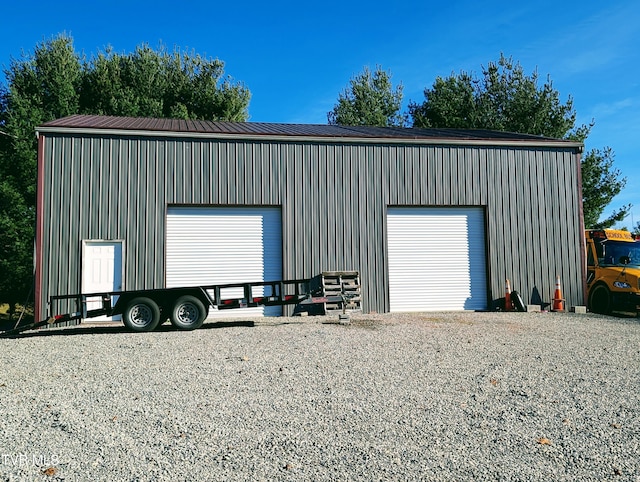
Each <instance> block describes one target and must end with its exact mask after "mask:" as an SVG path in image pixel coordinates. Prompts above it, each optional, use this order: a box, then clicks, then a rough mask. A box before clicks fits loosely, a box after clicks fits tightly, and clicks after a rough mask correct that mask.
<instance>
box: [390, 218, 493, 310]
mask: <svg viewBox="0 0 640 482" xmlns="http://www.w3.org/2000/svg"><path fill="white" fill-rule="evenodd" d="M387 233H388V235H387V236H388V253H389V303H390V310H391V311H392V312H400V311H440V310H444V311H451V310H483V309H486V307H487V291H486V290H487V287H486V263H485V241H484V214H483V210H482V209H481V208H389V210H388V213H387Z"/></svg>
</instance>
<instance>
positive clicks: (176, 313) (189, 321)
mask: <svg viewBox="0 0 640 482" xmlns="http://www.w3.org/2000/svg"><path fill="white" fill-rule="evenodd" d="M206 317H207V309H206V308H205V306H204V304H203V303H202V301H200V300H199V299H198V298H196V297H195V296H181V297H180V298H178V299H177V300H176V302H175V303H174V305H173V309H172V310H171V324H172V325H173V326H175V327H176V328H178V329H180V330H195V329H196V328H200V327H201V326H202V323H204V320H205V318H206Z"/></svg>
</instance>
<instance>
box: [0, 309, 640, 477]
mask: <svg viewBox="0 0 640 482" xmlns="http://www.w3.org/2000/svg"><path fill="white" fill-rule="evenodd" d="M0 360H1V362H2V367H3V369H2V372H1V373H0V415H1V417H0V423H1V426H0V457H1V459H0V474H1V475H2V477H0V480H65V481H73V480H87V481H89V480H90V481H97V480H104V481H106V480H140V481H147V480H149V481H151V480H163V481H164V480H166V481H174V480H185V481H194V480H199V481H200V480H248V481H249V480H250V481H254V480H295V481H300V480H339V481H344V480H366V481H368V480H437V481H440V480H442V481H452V480H456V481H457V480H492V481H493V480H523V481H524V480H572V481H574V480H580V481H586V480H594V481H600V480H616V481H617V480H620V481H640V447H639V446H640V320H638V319H618V318H611V317H604V316H592V315H575V314H569V313H566V314H558V313H422V314H415V315H389V314H387V315H373V314H372V315H365V314H361V315H355V316H353V317H352V320H351V323H350V324H349V325H341V324H338V323H337V319H335V318H327V317H305V318H263V319H255V320H247V321H245V322H235V323H212V324H205V326H204V327H203V328H202V329H200V330H196V331H193V332H178V331H174V330H172V329H171V328H170V327H169V326H167V327H163V329H162V330H161V331H159V332H153V333H129V332H126V331H125V330H124V329H122V328H119V327H100V328H96V327H95V326H90V327H78V328H73V329H64V330H56V332H55V333H52V332H48V333H37V334H27V335H24V336H21V337H16V338H11V339H0Z"/></svg>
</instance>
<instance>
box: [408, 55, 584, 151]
mask: <svg viewBox="0 0 640 482" xmlns="http://www.w3.org/2000/svg"><path fill="white" fill-rule="evenodd" d="M424 96H425V101H424V102H423V103H421V104H417V103H411V104H410V105H409V113H410V115H411V117H412V119H413V125H414V126H415V127H435V128H443V127H451V128H459V129H491V130H497V131H509V132H518V133H521V134H534V135H539V136H545V137H552V138H556V139H562V138H566V137H567V136H570V135H572V136H573V138H579V137H582V138H583V139H584V138H585V137H586V136H587V135H588V133H589V127H588V126H581V127H579V128H578V129H575V120H576V113H575V111H574V109H573V100H572V99H571V97H569V99H568V100H567V102H566V103H564V104H563V103H562V102H560V96H559V93H558V91H556V90H555V89H554V88H553V84H552V82H551V80H550V79H549V78H547V80H546V82H545V83H544V84H543V85H542V86H541V87H540V86H538V73H537V72H536V71H534V72H533V73H532V74H531V76H527V75H525V73H524V70H523V69H522V66H521V65H520V64H519V63H514V62H513V60H512V59H511V58H506V57H505V56H504V55H501V56H500V60H498V62H490V63H489V65H488V66H487V67H486V68H483V69H482V77H481V78H479V79H478V78H474V77H473V76H472V75H470V74H468V73H466V72H461V73H460V74H459V75H455V74H452V75H451V76H450V77H448V78H446V79H443V78H442V77H438V78H436V81H435V82H434V84H433V87H432V88H431V89H425V91H424ZM580 140H582V139H580Z"/></svg>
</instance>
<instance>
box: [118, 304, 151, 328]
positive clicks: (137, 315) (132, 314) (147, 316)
mask: <svg viewBox="0 0 640 482" xmlns="http://www.w3.org/2000/svg"><path fill="white" fill-rule="evenodd" d="M122 319H123V321H124V324H125V326H126V327H127V328H129V329H130V330H133V331H153V330H154V329H155V328H156V327H157V326H158V323H160V308H158V305H157V304H156V302H155V301H153V300H152V299H149V298H134V299H133V300H131V301H130V302H129V304H127V307H126V309H125V310H124V313H122Z"/></svg>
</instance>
